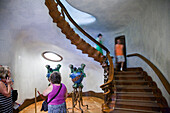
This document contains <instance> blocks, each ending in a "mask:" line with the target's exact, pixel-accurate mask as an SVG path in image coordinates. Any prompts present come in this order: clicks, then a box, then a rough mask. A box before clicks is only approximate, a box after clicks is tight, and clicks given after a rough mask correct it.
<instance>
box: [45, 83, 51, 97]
mask: <svg viewBox="0 0 170 113" xmlns="http://www.w3.org/2000/svg"><path fill="white" fill-rule="evenodd" d="M52 89H53V86H52V85H50V86H49V87H48V88H47V89H45V90H44V91H43V96H47V95H48V94H49V93H50V92H51V91H52Z"/></svg>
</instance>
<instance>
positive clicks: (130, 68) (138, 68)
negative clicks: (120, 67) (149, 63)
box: [126, 67, 143, 71]
mask: <svg viewBox="0 0 170 113" xmlns="http://www.w3.org/2000/svg"><path fill="white" fill-rule="evenodd" d="M126 71H143V69H142V68H141V67H128V68H126Z"/></svg>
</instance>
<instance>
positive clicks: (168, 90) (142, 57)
mask: <svg viewBox="0 0 170 113" xmlns="http://www.w3.org/2000/svg"><path fill="white" fill-rule="evenodd" d="M133 56H137V57H139V58H141V59H142V60H144V61H145V62H146V63H147V64H148V65H149V66H150V67H151V68H152V69H153V71H154V72H155V73H156V75H157V76H158V77H159V79H160V80H161V82H162V84H163V85H164V87H165V89H166V90H167V92H168V93H169V94H170V84H169V82H168V81H167V79H166V78H165V77H164V75H163V74H162V72H161V71H160V70H159V69H158V68H157V67H156V66H155V65H154V64H153V63H152V62H151V61H149V60H148V59H147V58H146V57H144V56H142V55H140V54H138V53H134V54H129V55H127V57H133Z"/></svg>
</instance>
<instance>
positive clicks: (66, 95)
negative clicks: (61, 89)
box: [64, 88, 68, 100]
mask: <svg viewBox="0 0 170 113" xmlns="http://www.w3.org/2000/svg"><path fill="white" fill-rule="evenodd" d="M67 97H68V92H67V88H66V93H65V95H64V99H65V100H66V99H67Z"/></svg>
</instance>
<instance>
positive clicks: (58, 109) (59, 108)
mask: <svg viewBox="0 0 170 113" xmlns="http://www.w3.org/2000/svg"><path fill="white" fill-rule="evenodd" d="M48 113H67V110H66V102H64V103H62V104H59V105H48Z"/></svg>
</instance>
